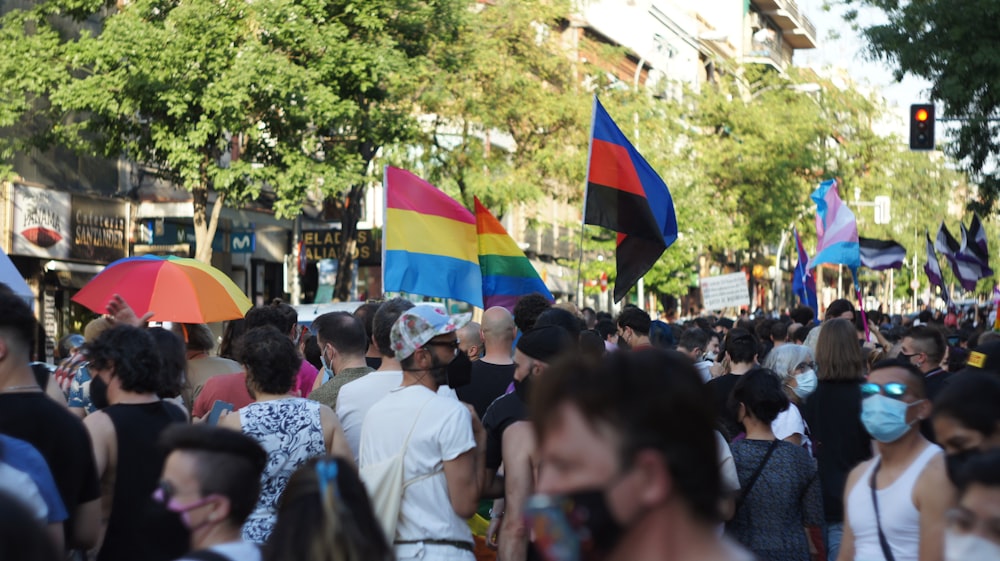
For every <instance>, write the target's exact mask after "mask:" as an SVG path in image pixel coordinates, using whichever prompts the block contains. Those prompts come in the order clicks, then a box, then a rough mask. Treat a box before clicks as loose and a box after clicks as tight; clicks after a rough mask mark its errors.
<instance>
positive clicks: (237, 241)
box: [229, 232, 257, 253]
mask: <svg viewBox="0 0 1000 561" xmlns="http://www.w3.org/2000/svg"><path fill="white" fill-rule="evenodd" d="M256 249H257V235H256V234H254V233H253V232H231V233H230V234H229V253H253V252H254V251H255V250H256Z"/></svg>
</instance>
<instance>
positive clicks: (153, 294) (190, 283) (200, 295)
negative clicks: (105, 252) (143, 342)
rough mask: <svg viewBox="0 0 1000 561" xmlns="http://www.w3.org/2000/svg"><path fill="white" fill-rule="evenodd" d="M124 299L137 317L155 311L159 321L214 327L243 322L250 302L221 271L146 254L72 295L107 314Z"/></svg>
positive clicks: (128, 260)
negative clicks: (118, 298)
mask: <svg viewBox="0 0 1000 561" xmlns="http://www.w3.org/2000/svg"><path fill="white" fill-rule="evenodd" d="M115 294H120V295H121V297H122V298H124V299H125V301H126V302H128V305H129V306H131V307H132V309H133V310H135V313H136V315H138V316H140V317H141V316H142V315H144V314H145V313H146V312H153V313H154V315H153V319H154V320H156V321H177V322H183V323H210V322H213V321H223V320H227V319H235V318H241V317H243V315H244V314H246V312H247V310H249V309H250V307H251V306H252V304H251V303H250V299H249V298H247V297H246V295H245V294H243V291H241V290H240V289H239V287H237V286H236V284H235V283H234V282H233V281H232V280H231V279H230V278H229V277H227V276H226V275H225V274H224V273H223V272H222V271H220V270H218V269H216V268H215V267H212V266H211V265H206V264H204V263H202V262H201V261H198V260H196V259H188V258H184V257H174V256H167V257H160V256H156V255H142V256H139V257H126V258H124V259H119V260H118V261H115V262H114V263H112V264H110V265H108V266H107V267H106V268H105V269H104V270H103V271H101V273H100V274H98V275H97V276H96V277H94V278H93V279H92V280H91V281H90V282H88V283H87V284H86V285H85V286H84V287H83V288H82V289H80V291H79V292H77V293H76V295H75V296H73V301H74V302H76V303H78V304H82V305H84V306H86V307H87V308H90V309H91V310H93V311H95V312H97V313H104V311H105V308H106V307H107V305H108V302H109V301H110V300H111V297H112V296H114V295H115Z"/></svg>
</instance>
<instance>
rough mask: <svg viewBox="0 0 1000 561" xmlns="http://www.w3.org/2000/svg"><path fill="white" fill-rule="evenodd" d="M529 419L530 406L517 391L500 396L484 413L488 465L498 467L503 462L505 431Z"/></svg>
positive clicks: (492, 467) (491, 467)
mask: <svg viewBox="0 0 1000 561" xmlns="http://www.w3.org/2000/svg"><path fill="white" fill-rule="evenodd" d="M527 419H528V408H527V407H525V405H524V402H523V401H521V398H520V397H519V396H518V395H517V394H516V393H513V392H512V393H509V394H507V395H505V396H502V397H498V398H497V399H496V400H495V401H494V402H493V403H492V404H491V405H490V406H489V408H488V409H487V410H486V414H485V415H483V428H485V429H486V467H488V468H490V469H498V468H499V467H500V464H501V463H503V431H505V430H507V427H509V426H511V425H512V424H514V423H516V422H518V421H526V420H527Z"/></svg>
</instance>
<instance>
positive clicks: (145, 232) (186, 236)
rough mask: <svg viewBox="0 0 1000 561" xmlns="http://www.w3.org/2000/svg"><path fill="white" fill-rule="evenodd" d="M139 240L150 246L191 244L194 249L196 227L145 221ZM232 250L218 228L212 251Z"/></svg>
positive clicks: (162, 221)
mask: <svg viewBox="0 0 1000 561" xmlns="http://www.w3.org/2000/svg"><path fill="white" fill-rule="evenodd" d="M139 239H140V241H142V242H143V243H145V244H149V245H156V246H163V245H168V246H174V245H179V244H190V245H191V246H192V247H194V246H195V235H194V225H193V224H179V223H177V222H171V221H170V220H164V219H162V218H157V219H147V220H143V221H142V223H141V224H140V225H139ZM230 249H231V248H230V245H229V244H226V236H225V233H224V232H223V231H222V229H221V228H217V229H216V230H215V237H214V238H212V251H218V252H220V253H221V252H224V251H229V250H230Z"/></svg>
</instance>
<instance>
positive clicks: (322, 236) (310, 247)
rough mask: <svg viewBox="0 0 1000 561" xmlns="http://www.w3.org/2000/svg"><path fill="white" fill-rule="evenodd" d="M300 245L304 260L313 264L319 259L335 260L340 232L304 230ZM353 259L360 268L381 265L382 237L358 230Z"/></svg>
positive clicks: (370, 231)
mask: <svg viewBox="0 0 1000 561" xmlns="http://www.w3.org/2000/svg"><path fill="white" fill-rule="evenodd" d="M302 243H303V246H304V247H305V252H306V259H308V260H309V262H310V263H315V262H317V261H319V260H321V259H336V258H337V248H338V247H340V230H304V231H303V232H302ZM354 258H355V259H357V261H358V265H361V266H362V267H365V266H373V265H376V266H377V265H381V264H382V237H381V235H380V234H379V233H378V232H373V231H372V230H358V243H357V245H356V246H355V247H354Z"/></svg>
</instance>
